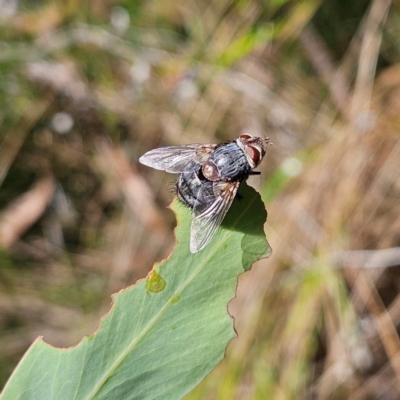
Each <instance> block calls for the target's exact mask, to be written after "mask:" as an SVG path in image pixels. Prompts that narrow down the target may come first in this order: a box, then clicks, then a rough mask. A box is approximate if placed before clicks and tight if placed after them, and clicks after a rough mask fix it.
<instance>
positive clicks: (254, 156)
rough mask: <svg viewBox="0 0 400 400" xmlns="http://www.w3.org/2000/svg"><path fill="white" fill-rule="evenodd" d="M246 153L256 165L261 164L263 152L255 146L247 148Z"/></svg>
mask: <svg viewBox="0 0 400 400" xmlns="http://www.w3.org/2000/svg"><path fill="white" fill-rule="evenodd" d="M246 152H247V154H248V156H249V157H250V159H251V160H252V161H253V163H254V165H258V164H259V163H260V162H261V158H262V156H261V152H260V149H258V148H257V147H254V146H247V147H246Z"/></svg>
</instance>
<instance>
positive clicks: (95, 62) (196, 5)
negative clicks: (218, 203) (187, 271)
mask: <svg viewBox="0 0 400 400" xmlns="http://www.w3.org/2000/svg"><path fill="white" fill-rule="evenodd" d="M399 63H400V3H399V1H393V2H390V1H388V0H374V1H368V0H358V1H355V2H349V1H346V0H339V1H335V2H333V1H327V0H325V1H322V0H299V1H294V0H269V1H267V0H254V1H247V0H221V1H206V0H198V1H191V0H178V1H173V2H172V1H163V0H158V1H155V0H147V1H144V0H141V1H140V0H125V1H117V0H89V1H77V0H64V1H61V0H60V1H41V0H35V1H27V0H0V73H1V75H0V183H1V189H0V244H1V246H0V247H1V250H0V331H1V334H0V387H2V386H3V384H4V383H5V381H6V379H7V378H8V376H9V374H10V373H11V371H12V370H13V368H14V367H15V365H16V363H17V362H18V360H19V359H20V358H21V356H22V355H23V354H24V352H25V351H26V349H27V348H28V347H29V345H30V344H31V343H32V341H33V340H34V339H35V338H36V337H37V336H38V335H43V336H44V339H45V340H46V341H47V342H49V343H51V344H53V345H56V346H71V345H74V344H77V343H78V342H79V341H80V339H81V338H82V336H83V335H87V334H90V333H91V332H93V331H94V330H95V328H96V327H97V324H98V321H99V318H100V316H101V315H102V314H103V313H104V312H106V311H107V310H108V308H109V306H110V302H111V298H110V295H111V294H112V293H114V292H116V291H118V290H120V289H122V288H124V287H126V286H128V285H131V284H133V283H134V282H135V281H136V280H137V279H139V278H143V277H145V276H146V274H147V272H148V271H149V269H150V268H151V267H152V265H153V263H154V262H155V261H159V260H161V259H163V258H165V257H167V256H168V255H169V253H170V252H171V250H172V248H173V244H174V239H173V233H172V230H173V227H174V225H175V218H174V215H173V213H172V212H171V211H170V210H168V209H166V206H167V205H168V204H169V203H170V202H171V200H172V198H173V190H172V188H173V186H172V185H171V182H173V180H174V176H172V175H169V174H166V173H163V172H159V171H154V170H151V169H150V168H146V167H144V166H142V165H140V164H139V163H138V158H139V157H140V155H142V154H143V153H144V152H146V151H148V150H150V149H152V148H155V147H158V146H163V145H178V144H185V143H196V142H200V143H218V142H221V141H224V140H229V139H233V138H236V137H237V136H238V135H239V134H241V133H243V132H248V133H250V134H253V135H258V136H269V137H271V141H272V142H273V146H270V147H269V149H268V153H267V156H266V158H265V160H264V161H263V163H262V165H261V167H260V170H261V171H262V174H261V176H260V177H252V178H251V179H249V183H250V184H251V185H253V186H255V187H256V188H257V190H259V191H260V193H261V195H262V198H263V200H264V202H265V204H266V207H267V209H268V213H269V217H268V223H267V224H266V226H265V230H266V234H267V238H268V240H269V242H270V244H271V246H272V248H273V254H272V256H271V257H270V258H269V259H267V260H263V261H261V262H259V263H257V264H256V265H255V266H254V267H253V269H252V271H251V272H248V273H246V274H244V275H243V276H241V278H240V282H239V286H238V294H237V297H236V298H235V299H234V300H233V301H232V302H231V303H230V306H229V310H230V312H231V314H232V315H234V316H235V326H236V330H237V332H238V335H239V337H238V338H237V339H234V340H233V341H232V342H231V343H230V344H229V347H228V350H227V354H226V357H225V359H224V360H223V362H222V363H221V364H220V365H219V366H218V367H217V368H216V369H215V370H214V371H213V372H212V373H211V374H210V375H209V376H208V377H207V378H206V379H205V380H204V381H203V382H202V383H201V384H200V385H199V386H198V387H197V388H196V389H195V390H194V391H193V392H192V393H191V394H189V395H188V396H187V399H245V400H247V399H274V400H276V399H278V400H285V399H388V400H389V399H399V398H400V341H399V335H398V333H399V329H400V296H399V292H400V268H399V267H400V217H399V215H400V201H399V199H400V179H399V174H400V64H399Z"/></svg>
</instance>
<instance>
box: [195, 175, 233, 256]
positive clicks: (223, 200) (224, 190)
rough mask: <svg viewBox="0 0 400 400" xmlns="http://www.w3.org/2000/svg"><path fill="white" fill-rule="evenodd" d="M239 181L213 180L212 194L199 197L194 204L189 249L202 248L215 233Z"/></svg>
mask: <svg viewBox="0 0 400 400" xmlns="http://www.w3.org/2000/svg"><path fill="white" fill-rule="evenodd" d="M239 184H240V182H214V183H213V192H214V193H213V195H210V194H209V195H208V198H204V197H202V196H200V197H199V199H200V201H199V202H198V203H197V204H195V205H194V207H193V212H194V218H193V221H192V227H191V233H190V251H191V252H192V253H197V252H198V251H200V250H202V249H203V248H204V247H205V246H207V244H208V243H209V242H210V240H211V239H212V238H213V236H214V235H215V232H216V231H217V229H218V227H219V226H220V225H221V222H222V220H223V219H224V217H225V215H226V213H227V212H228V210H229V208H230V206H231V204H232V202H233V199H234V198H235V196H236V193H237V190H238V188H239Z"/></svg>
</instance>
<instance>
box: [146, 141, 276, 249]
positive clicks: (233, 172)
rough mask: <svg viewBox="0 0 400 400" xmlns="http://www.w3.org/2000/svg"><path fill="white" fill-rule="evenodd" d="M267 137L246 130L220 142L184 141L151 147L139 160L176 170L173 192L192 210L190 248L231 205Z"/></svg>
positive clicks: (205, 238) (208, 235) (205, 239)
mask: <svg viewBox="0 0 400 400" xmlns="http://www.w3.org/2000/svg"><path fill="white" fill-rule="evenodd" d="M268 143H269V138H261V137H257V136H251V135H249V134H247V133H244V134H242V135H240V136H239V137H238V138H237V139H235V140H231V141H229V142H225V143H221V144H218V145H216V144H188V145H183V146H169V147H161V148H159V149H154V150H151V151H148V152H147V153H145V154H144V155H143V156H142V157H140V158H139V161H140V162H141V163H142V164H144V165H147V166H149V167H152V168H155V169H159V170H163V171H167V172H171V173H177V174H179V177H178V179H177V181H176V183H175V192H176V194H177V196H178V198H179V200H180V201H181V202H182V203H183V204H185V205H186V206H187V207H189V208H191V209H192V211H193V220H192V226H191V231H190V251H191V252H192V253H197V252H198V251H200V250H202V249H203V248H204V247H205V246H207V244H208V243H209V242H210V241H211V239H212V238H213V236H214V235H215V233H216V231H217V229H218V227H219V226H220V225H221V223H222V220H223V219H224V217H225V215H226V213H227V212H228V210H229V208H230V206H231V205H232V202H233V199H234V198H235V196H236V193H237V191H238V188H239V185H240V182H242V181H243V180H245V179H247V178H248V177H249V175H258V174H260V172H255V171H253V169H254V168H256V167H257V166H258V165H259V164H260V162H261V161H262V159H263V157H264V156H265V153H266V150H267V145H268Z"/></svg>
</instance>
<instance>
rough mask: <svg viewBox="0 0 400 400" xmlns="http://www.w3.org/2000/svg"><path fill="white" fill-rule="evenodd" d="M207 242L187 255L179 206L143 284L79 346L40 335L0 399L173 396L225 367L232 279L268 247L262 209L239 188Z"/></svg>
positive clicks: (185, 217) (119, 299) (185, 220)
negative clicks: (168, 247)
mask: <svg viewBox="0 0 400 400" xmlns="http://www.w3.org/2000/svg"><path fill="white" fill-rule="evenodd" d="M240 194H241V198H240V200H238V199H235V201H234V202H233V204H232V207H231V209H230V211H229V213H228V215H227V216H226V218H225V220H224V222H223V226H222V227H221V229H220V230H219V231H218V232H217V234H216V236H215V237H214V239H213V240H212V241H211V243H210V244H209V245H208V246H207V247H206V248H205V249H204V250H202V251H200V252H199V253H196V254H191V253H190V252H189V230H190V223H191V213H190V211H189V210H188V209H187V208H186V207H184V206H183V205H182V204H180V203H179V202H178V201H177V200H175V201H174V202H173V204H172V209H173V210H174V211H175V213H176V214H177V218H178V221H179V223H178V227H177V229H176V237H177V241H178V243H177V245H176V247H175V249H174V251H173V254H172V255H171V256H170V258H169V259H167V260H165V261H163V262H162V263H160V264H158V265H156V266H155V267H154V269H153V270H152V271H151V272H150V273H149V275H148V277H147V278H146V279H143V280H141V281H139V282H138V283H137V284H136V285H134V286H132V287H129V288H127V289H125V290H122V291H121V292H119V293H118V294H116V295H115V296H113V300H114V304H113V307H112V308H111V310H110V311H109V313H108V314H107V315H106V316H104V317H103V318H102V320H101V324H100V327H99V329H98V330H97V332H95V333H93V334H92V335H90V336H88V337H85V338H84V339H83V340H82V341H81V343H79V344H78V345H77V346H76V347H73V348H69V349H58V348H54V347H52V346H50V345H48V344H47V343H45V342H44V341H43V340H42V339H41V338H38V339H37V340H36V341H35V342H34V343H33V344H32V346H31V347H30V349H29V350H28V351H27V353H26V354H25V356H24V357H23V359H22V360H21V362H20V364H19V365H18V367H17V368H16V370H15V371H14V373H13V375H12V376H11V378H10V380H9V382H8V383H7V385H6V387H5V389H4V391H3V393H2V396H1V399H2V400H11V399H12V400H16V399H38V400H39V399H40V400H45V399H57V400H59V399H68V400H71V399H118V400H124V399H179V398H181V397H182V396H183V395H185V394H186V393H187V392H189V391H190V390H191V389H192V388H193V387H194V386H195V385H196V384H197V383H198V382H199V381H200V380H201V379H203V378H204V377H205V375H207V374H208V373H209V372H210V371H211V370H212V369H213V368H214V367H215V366H216V364H217V363H218V362H219V361H220V360H221V358H222V357H223V355H224V352H225V348H226V346H227V344H228V342H229V341H230V340H231V339H232V338H233V337H234V336H235V333H234V329H233V320H232V318H231V317H230V316H229V315H228V312H227V304H228V302H229V301H230V300H231V299H232V297H233V296H234V293H235V288H236V284H237V277H238V275H239V274H240V273H242V272H243V271H245V270H247V269H248V268H250V266H251V264H252V263H253V262H255V261H256V260H258V259H260V258H262V257H266V256H267V255H269V253H270V248H269V246H268V243H267V241H266V240H265V236H264V231H263V224H264V221H265V219H266V211H265V208H264V206H263V203H262V202H261V199H260V196H259V194H258V193H256V192H255V190H254V189H252V188H250V187H248V186H247V184H242V185H241V190H240Z"/></svg>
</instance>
